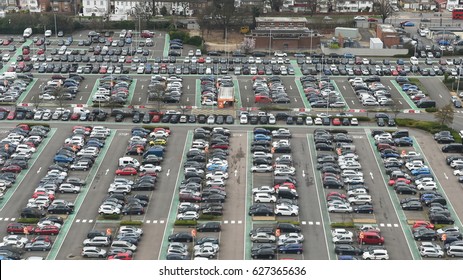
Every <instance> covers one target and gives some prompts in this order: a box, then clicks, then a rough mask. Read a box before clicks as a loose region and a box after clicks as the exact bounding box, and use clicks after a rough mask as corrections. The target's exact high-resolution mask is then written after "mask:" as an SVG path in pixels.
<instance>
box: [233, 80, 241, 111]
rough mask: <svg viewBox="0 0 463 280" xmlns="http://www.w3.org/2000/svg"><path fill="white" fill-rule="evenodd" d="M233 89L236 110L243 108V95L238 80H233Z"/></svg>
mask: <svg viewBox="0 0 463 280" xmlns="http://www.w3.org/2000/svg"><path fill="white" fill-rule="evenodd" d="M233 89H234V93H235V102H234V103H235V108H238V109H240V108H241V106H242V105H241V93H240V86H239V83H238V79H233Z"/></svg>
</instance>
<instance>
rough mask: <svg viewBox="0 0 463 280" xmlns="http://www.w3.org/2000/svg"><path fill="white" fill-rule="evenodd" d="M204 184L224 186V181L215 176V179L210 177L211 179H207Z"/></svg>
mask: <svg viewBox="0 0 463 280" xmlns="http://www.w3.org/2000/svg"><path fill="white" fill-rule="evenodd" d="M206 186H207V187H209V186H221V187H223V186H225V182H224V180H223V179H219V178H215V179H212V180H208V181H206Z"/></svg>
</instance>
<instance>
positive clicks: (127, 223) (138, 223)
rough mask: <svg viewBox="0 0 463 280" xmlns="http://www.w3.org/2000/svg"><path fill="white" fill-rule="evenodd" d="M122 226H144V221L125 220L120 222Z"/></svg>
mask: <svg viewBox="0 0 463 280" xmlns="http://www.w3.org/2000/svg"><path fill="white" fill-rule="evenodd" d="M120 225H121V226H142V225H143V221H130V220H124V221H121V222H120Z"/></svg>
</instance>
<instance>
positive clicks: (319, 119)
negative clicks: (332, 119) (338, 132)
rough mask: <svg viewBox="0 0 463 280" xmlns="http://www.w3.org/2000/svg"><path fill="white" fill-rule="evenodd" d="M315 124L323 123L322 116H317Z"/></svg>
mask: <svg viewBox="0 0 463 280" xmlns="http://www.w3.org/2000/svg"><path fill="white" fill-rule="evenodd" d="M314 124H315V125H322V124H323V121H322V118H319V117H317V118H315V120H314Z"/></svg>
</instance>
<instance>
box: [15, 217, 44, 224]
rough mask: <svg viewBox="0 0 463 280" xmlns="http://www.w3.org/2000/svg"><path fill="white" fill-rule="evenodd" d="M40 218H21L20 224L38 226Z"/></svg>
mask: <svg viewBox="0 0 463 280" xmlns="http://www.w3.org/2000/svg"><path fill="white" fill-rule="evenodd" d="M39 220H40V219H39V218H19V219H18V223H22V224H36V223H38V222H39Z"/></svg>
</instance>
